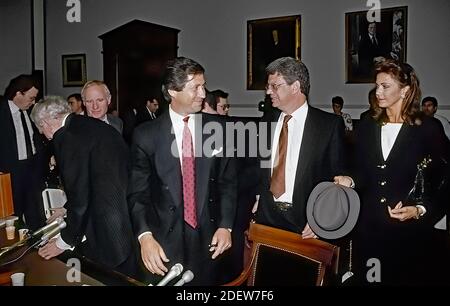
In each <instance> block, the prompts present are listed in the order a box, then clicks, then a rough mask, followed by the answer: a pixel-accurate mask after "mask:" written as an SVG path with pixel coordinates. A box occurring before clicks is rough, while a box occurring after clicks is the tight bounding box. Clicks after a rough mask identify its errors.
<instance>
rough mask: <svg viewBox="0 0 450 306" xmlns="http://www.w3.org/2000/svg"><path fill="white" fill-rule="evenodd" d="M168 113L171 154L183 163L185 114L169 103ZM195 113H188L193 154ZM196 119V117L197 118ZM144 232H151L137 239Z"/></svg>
mask: <svg viewBox="0 0 450 306" xmlns="http://www.w3.org/2000/svg"><path fill="white" fill-rule="evenodd" d="M169 115H170V121H172V133H175V141H176V147H175V146H174V144H172V146H171V148H172V155H173V156H175V157H178V158H179V159H180V165H181V166H182V165H183V156H182V154H180V152H182V145H183V130H184V121H183V119H184V118H185V117H186V116H182V115H180V114H178V113H177V112H175V111H174V110H173V109H172V106H171V105H169ZM196 117H197V115H195V114H190V115H189V121H188V127H189V130H190V131H191V135H192V144H193V150H194V156H195V121H196ZM197 120H198V119H197ZM181 171H183V167H181ZM146 234H152V232H150V231H147V232H143V233H142V234H140V235H139V236H138V240H140V239H141V237H142V236H144V235H146Z"/></svg>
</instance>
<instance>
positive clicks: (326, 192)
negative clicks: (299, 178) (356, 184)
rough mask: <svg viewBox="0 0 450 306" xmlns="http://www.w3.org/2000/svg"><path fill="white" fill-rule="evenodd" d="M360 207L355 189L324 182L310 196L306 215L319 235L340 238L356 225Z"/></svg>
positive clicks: (326, 237)
mask: <svg viewBox="0 0 450 306" xmlns="http://www.w3.org/2000/svg"><path fill="white" fill-rule="evenodd" d="M359 209H360V201H359V196H358V194H357V193H356V191H355V190H353V189H352V188H349V187H345V186H342V185H338V184H335V183H333V182H322V183H319V184H318V185H317V186H316V187H315V188H314V189H313V191H312V192H311V194H310V196H309V199H308V204H307V206H306V217H307V219H308V224H309V226H310V227H311V229H312V231H313V232H314V233H315V234H316V235H317V236H319V237H321V238H325V239H338V238H341V237H344V236H345V235H347V234H348V233H350V231H351V230H352V229H353V228H354V227H355V224H356V222H357V221H358V215H359Z"/></svg>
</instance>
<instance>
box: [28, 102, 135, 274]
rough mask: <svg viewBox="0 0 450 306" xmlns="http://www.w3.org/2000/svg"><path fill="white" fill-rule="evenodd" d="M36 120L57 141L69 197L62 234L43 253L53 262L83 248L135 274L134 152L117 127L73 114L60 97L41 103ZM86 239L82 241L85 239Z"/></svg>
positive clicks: (96, 258)
mask: <svg viewBox="0 0 450 306" xmlns="http://www.w3.org/2000/svg"><path fill="white" fill-rule="evenodd" d="M31 117H32V120H33V121H34V122H35V124H36V126H37V127H38V129H39V131H40V132H41V133H42V134H44V135H45V136H46V137H47V138H48V139H53V143H54V150H55V158H56V162H57V163H58V165H59V169H60V176H61V180H62V183H63V186H64V190H65V192H66V195H67V203H66V204H65V208H66V209H67V218H66V223H67V227H66V228H65V229H63V230H62V231H61V236H60V237H58V238H56V239H53V240H51V241H50V242H49V243H47V244H46V245H45V246H44V247H42V248H40V249H39V254H40V255H41V256H42V257H44V258H45V259H50V258H52V257H54V256H57V255H59V254H61V253H62V252H63V251H64V250H66V249H72V248H73V247H79V249H80V252H81V253H82V254H83V255H85V256H86V257H88V258H90V259H91V260H93V261H96V262H98V263H101V264H104V265H105V266H107V267H109V268H111V269H115V270H117V271H119V272H122V273H125V274H128V275H131V276H133V275H135V273H136V271H137V260H136V257H135V249H134V247H133V234H132V227H131V221H130V216H129V213H128V206H127V199H126V190H127V184H128V148H127V145H126V144H125V142H124V140H123V139H122V137H121V136H120V134H119V133H117V132H116V131H114V128H113V127H111V126H109V125H106V124H103V123H102V122H100V121H99V120H96V119H93V118H89V117H86V116H76V115H74V114H71V109H70V107H69V105H68V104H67V102H66V101H65V100H64V99H63V98H61V97H56V96H51V97H46V98H45V99H44V100H43V101H42V102H40V103H38V104H36V106H35V107H34V109H33V111H32V113H31ZM83 236H86V241H85V242H84V243H81V242H82V237H83Z"/></svg>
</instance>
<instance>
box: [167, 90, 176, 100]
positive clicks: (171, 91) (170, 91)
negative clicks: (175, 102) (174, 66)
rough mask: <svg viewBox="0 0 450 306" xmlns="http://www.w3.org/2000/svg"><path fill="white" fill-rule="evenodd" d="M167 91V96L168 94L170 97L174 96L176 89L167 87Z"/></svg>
mask: <svg viewBox="0 0 450 306" xmlns="http://www.w3.org/2000/svg"><path fill="white" fill-rule="evenodd" d="M167 92H168V93H169V96H170V97H171V98H175V97H176V95H177V92H178V91H176V90H173V89H169V90H168V91H167Z"/></svg>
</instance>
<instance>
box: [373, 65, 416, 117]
mask: <svg viewBox="0 0 450 306" xmlns="http://www.w3.org/2000/svg"><path fill="white" fill-rule="evenodd" d="M375 72H376V74H377V75H378V74H379V73H387V74H389V75H390V76H391V77H392V78H393V79H394V80H396V81H397V82H398V83H399V84H400V88H404V87H406V86H409V90H408V91H407V92H406V94H405V98H404V99H403V105H402V110H401V116H402V119H403V120H404V121H405V122H406V123H408V124H410V125H413V124H420V123H421V120H420V118H421V117H422V113H421V112H420V97H421V95H422V93H421V90H420V87H419V79H418V77H417V74H416V72H415V71H414V68H413V67H411V65H409V64H407V63H401V62H398V61H396V60H392V59H387V60H384V61H382V62H379V63H378V64H377V65H376V66H375ZM373 113H374V114H373V118H374V119H375V120H376V121H377V122H378V123H380V124H384V123H387V122H388V121H389V119H388V116H387V114H386V109H384V108H381V107H380V106H379V104H378V103H376V104H375V105H374V109H373Z"/></svg>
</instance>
